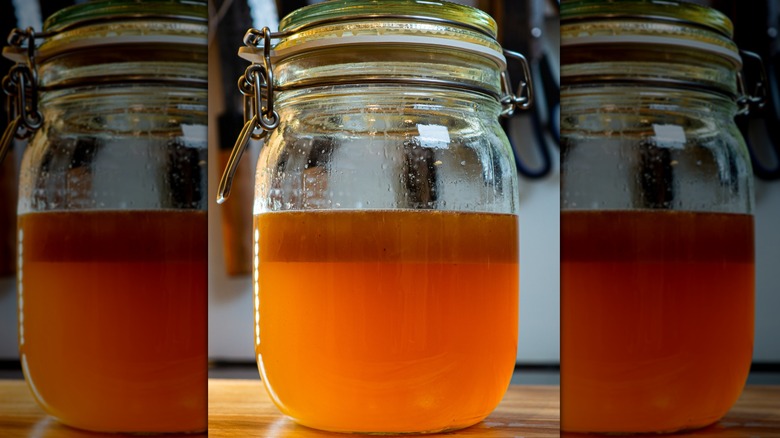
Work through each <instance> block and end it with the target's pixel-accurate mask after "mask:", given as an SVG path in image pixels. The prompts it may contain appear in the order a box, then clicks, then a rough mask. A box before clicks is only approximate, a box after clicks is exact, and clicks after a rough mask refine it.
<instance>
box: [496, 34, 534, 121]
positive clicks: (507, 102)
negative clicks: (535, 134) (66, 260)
mask: <svg viewBox="0 0 780 438" xmlns="http://www.w3.org/2000/svg"><path fill="white" fill-rule="evenodd" d="M504 56H506V57H507V62H508V61H509V59H510V58H511V59H515V60H517V61H519V62H520V66H521V67H522V69H523V79H521V80H520V84H519V85H518V86H517V94H515V93H514V92H513V91H512V83H511V80H510V79H509V70H504V71H503V72H501V90H502V91H503V93H504V95H503V96H502V97H501V104H502V105H503V107H504V109H503V111H502V112H501V115H502V116H504V117H511V116H512V115H513V114H514V113H515V109H519V110H522V111H525V110H527V109H529V108H531V105H533V103H534V87H533V83H532V80H531V67H530V66H529V65H528V60H527V59H525V56H523V55H522V54H520V53H517V52H513V51H511V50H506V49H504Z"/></svg>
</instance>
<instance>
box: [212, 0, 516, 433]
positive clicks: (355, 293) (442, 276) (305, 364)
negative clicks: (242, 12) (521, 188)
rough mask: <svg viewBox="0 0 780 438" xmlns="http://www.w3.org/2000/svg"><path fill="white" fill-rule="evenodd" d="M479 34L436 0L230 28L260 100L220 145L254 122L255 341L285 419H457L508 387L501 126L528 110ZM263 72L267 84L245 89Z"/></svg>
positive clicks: (510, 287) (477, 22) (406, 425)
mask: <svg viewBox="0 0 780 438" xmlns="http://www.w3.org/2000/svg"><path fill="white" fill-rule="evenodd" d="M495 27H496V26H495V22H494V21H493V19H492V18H491V17H490V16H488V15H487V14H485V13H484V12H482V11H479V10H477V9H473V8H470V7H465V6H460V5H455V4H450V3H444V2H441V3H440V2H422V1H409V0H402V1H399V0H396V1H387V2H375V1H370V0H356V1H350V2H325V3H321V4H318V5H314V6H309V7H306V8H303V9H299V10H298V11H296V12H293V13H292V14H291V15H289V16H287V17H286V18H284V19H283V20H282V22H281V25H280V32H279V33H277V34H270V32H269V31H268V29H267V28H266V29H265V30H264V31H262V32H259V31H255V30H250V32H249V33H248V34H247V38H245V41H246V42H247V47H244V48H242V51H241V53H242V54H243V56H245V57H246V58H248V59H250V60H253V61H255V62H257V63H256V64H253V65H252V66H250V67H249V69H248V70H247V73H246V75H245V76H244V77H242V78H241V80H240V84H242V85H241V88H242V91H244V92H245V93H247V94H248V95H249V96H255V95H256V94H255V91H257V90H258V89H260V90H261V92H260V93H259V98H257V99H259V100H260V101H261V102H259V103H254V104H252V105H251V106H253V107H255V108H260V109H261V111H258V113H260V114H257V115H255V114H253V113H250V114H249V118H250V121H249V122H248V123H247V125H246V126H245V130H244V132H242V134H241V137H240V139H239V142H238V143H237V145H236V150H235V151H234V154H235V155H236V156H237V155H238V153H240V150H241V148H242V147H243V145H245V141H246V137H247V136H248V135H249V134H250V131H251V130H254V131H255V132H256V133H258V134H260V135H261V136H262V135H265V134H263V133H262V132H270V134H269V135H268V137H267V138H266V141H265V144H264V145H263V147H262V149H261V151H260V156H259V160H258V164H257V171H256V179H255V181H256V185H255V199H254V242H253V243H254V291H255V299H254V305H255V341H256V343H255V351H256V354H257V361H258V365H259V369H260V374H261V376H262V381H263V383H264V384H265V387H266V389H267V391H268V393H269V394H270V396H271V399H272V400H273V401H274V403H275V404H276V406H277V407H278V408H279V409H280V410H281V411H282V412H283V413H284V414H286V415H288V416H290V417H292V418H293V419H294V420H295V421H296V422H298V423H300V424H303V425H306V426H310V427H313V428H317V429H325V430H331V431H339V432H373V433H411V432H437V431H443V430H452V429H458V428H463V427H467V426H470V425H472V424H475V423H477V422H479V421H480V420H482V419H483V418H485V417H486V416H487V415H488V414H489V413H490V412H491V411H492V410H493V409H494V408H495V407H496V405H498V403H499V401H500V400H501V398H502V397H503V395H504V392H505V391H506V389H507V386H508V384H509V380H510V378H511V376H512V372H513V369H514V364H515V356H516V348H517V324H518V314H517V310H518V235H517V229H518V224H517V217H518V213H519V206H518V180H517V175H516V171H515V167H514V161H513V158H512V151H511V148H510V146H509V143H508V140H507V138H506V135H505V134H504V132H503V131H502V129H501V127H500V125H499V123H498V119H499V116H500V115H501V114H502V112H509V111H511V110H512V109H513V108H512V107H513V105H514V103H518V104H519V105H520V106H521V107H525V106H527V105H528V104H529V103H530V102H529V98H528V96H524V97H517V96H512V95H509V94H507V89H506V88H504V87H505V86H506V83H507V82H506V81H502V71H503V70H504V69H505V68H506V60H505V57H504V55H503V54H502V51H501V48H500V46H499V45H498V43H497V42H496V41H495V35H496V28H495ZM271 38H278V39H279V41H278V42H277V43H276V44H274V45H273V46H272V45H271V42H270V40H271ZM271 49H273V50H271ZM266 56H268V58H267V59H266ZM526 67H527V65H526ZM266 80H268V81H269V83H270V85H272V86H273V88H274V91H273V92H271V91H270V90H269V88H271V87H268V86H264V87H255V88H252V87H251V86H250V85H251V84H260V83H265V81H266ZM502 84H503V86H502ZM521 94H524V93H521ZM269 100H271V101H270V102H269ZM502 102H504V103H505V104H506V105H502ZM261 117H262V121H260V118H261ZM277 122H278V126H276V124H277ZM255 128H258V129H255ZM234 165H235V164H234ZM230 172H231V168H228V171H227V172H226V178H227V179H225V180H223V182H226V181H228V179H229V176H230ZM222 188H223V190H225V189H227V188H228V187H225V186H224V185H223V187H222Z"/></svg>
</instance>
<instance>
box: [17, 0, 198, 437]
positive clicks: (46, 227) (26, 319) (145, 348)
mask: <svg viewBox="0 0 780 438" xmlns="http://www.w3.org/2000/svg"><path fill="white" fill-rule="evenodd" d="M206 9H207V8H206V2H205V1H203V2H200V1H191V0H152V1H143V2H133V3H130V2H116V1H113V0H99V1H95V2H88V3H84V4H80V5H77V6H73V7H70V8H66V9H64V10H61V11H59V12H57V13H55V14H54V15H52V16H51V17H49V19H48V20H46V22H45V24H44V29H43V33H42V34H39V36H35V35H33V34H31V33H29V32H21V31H17V32H16V33H15V35H16V37H14V38H13V39H12V40H13V41H14V42H15V43H16V45H17V50H16V51H17V52H19V53H22V54H24V53H26V54H27V56H26V57H24V56H23V57H22V58H19V57H17V59H18V60H19V61H20V62H21V64H20V65H22V66H27V68H28V72H31V73H30V76H28V78H29V77H35V76H37V81H34V82H33V83H32V84H31V85H32V86H33V87H37V88H38V89H39V90H40V98H39V103H38V104H39V108H40V117H42V122H41V123H40V125H41V126H40V128H39V129H35V127H33V128H30V131H31V132H34V133H32V137H31V139H30V143H29V145H28V147H27V149H26V151H25V153H24V156H23V160H22V165H21V170H20V188H19V204H18V214H19V219H18V234H17V241H18V294H19V300H18V315H19V352H20V357H21V362H22V368H23V371H24V374H25V378H26V380H27V382H28V384H29V386H30V389H31V390H32V393H33V395H34V397H35V399H36V401H37V402H38V403H39V404H40V405H41V407H43V408H44V409H45V410H46V411H47V412H48V413H49V414H50V415H52V416H54V417H56V418H57V419H58V420H59V421H61V422H62V423H64V424H67V425H69V426H74V427H78V428H82V429H88V430H92V431H103V432H138V433H141V432H143V433H156V432H194V431H203V430H205V429H206V378H207V377H206V368H207V359H206V342H207V340H206V319H207V318H206V305H207V304H206V303H207V298H206V272H207V270H206V260H207V243H206V236H207V226H206V211H205V210H206V205H207V202H206V189H207V181H206V135H205V132H206V112H207V100H206V99H207V98H206V75H207V69H206V62H207V61H206V59H207V52H206V33H207V12H206ZM36 39H38V41H37V42H35V40H36ZM25 42H26V44H27V47H30V44H32V47H33V48H32V49H31V50H29V51H28V50H27V49H26V48H25V47H24V44H25ZM36 46H37V47H36ZM19 48H21V50H19ZM9 78H11V79H9V80H15V79H13V78H14V77H13V76H12V75H9ZM16 79H18V80H20V81H21V80H23V79H19V78H18V77H16ZM18 83H19V82H17V84H18ZM16 89H17V90H19V89H24V90H27V91H30V88H29V87H27V86H26V85H25V87H22V86H19V85H17V88H16ZM32 93H33V94H32V95H31V96H30V95H28V96H23V97H22V100H23V101H24V100H25V99H26V100H27V102H30V101H31V99H36V98H37V97H38V96H37V94H35V89H33V90H32ZM32 108H34V107H32ZM28 110H29V108H28ZM28 112H30V111H28ZM37 120H38V121H41V120H40V118H37ZM17 134H18V133H17Z"/></svg>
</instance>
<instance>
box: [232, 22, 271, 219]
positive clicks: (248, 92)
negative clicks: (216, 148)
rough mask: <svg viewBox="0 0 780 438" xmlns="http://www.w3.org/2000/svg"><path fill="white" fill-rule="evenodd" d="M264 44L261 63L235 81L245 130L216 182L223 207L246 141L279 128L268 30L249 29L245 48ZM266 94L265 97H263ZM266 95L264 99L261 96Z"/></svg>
mask: <svg viewBox="0 0 780 438" xmlns="http://www.w3.org/2000/svg"><path fill="white" fill-rule="evenodd" d="M261 41H262V43H263V63H262V64H251V65H250V66H249V67H247V68H246V71H245V72H244V74H243V75H242V76H241V77H240V78H238V89H239V91H240V92H241V94H243V95H244V127H243V128H241V132H240V133H239V134H238V139H237V140H236V143H235V145H234V146H233V150H232V151H231V152H230V158H228V163H227V167H226V168H225V172H224V173H223V174H222V178H221V179H220V180H219V187H218V189H217V203H218V204H222V203H223V202H225V201H226V200H227V198H228V197H229V196H230V188H231V186H232V185H233V177H235V174H236V169H238V163H239V162H240V161H241V157H242V156H243V155H244V151H245V150H246V147H247V145H249V140H250V139H254V140H262V139H264V138H265V137H267V136H268V133H269V132H271V131H273V130H274V129H276V127H277V126H279V113H277V112H276V110H274V70H273V65H272V64H271V29H269V28H268V27H264V28H263V30H260V31H258V30H257V29H249V30H248V31H247V33H246V35H244V44H245V45H247V46H250V47H259V45H260V42H261ZM263 90H265V93H263ZM263 94H265V95H263Z"/></svg>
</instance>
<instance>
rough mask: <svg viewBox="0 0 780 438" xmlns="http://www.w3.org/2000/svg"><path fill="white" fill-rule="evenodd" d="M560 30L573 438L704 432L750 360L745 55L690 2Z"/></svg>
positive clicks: (564, 15) (565, 377) (597, 16)
mask: <svg viewBox="0 0 780 438" xmlns="http://www.w3.org/2000/svg"><path fill="white" fill-rule="evenodd" d="M561 23H562V27H561V36H562V39H561V49H562V61H561V76H562V83H563V87H562V90H561V106H562V108H564V110H563V112H562V117H561V128H562V145H561V152H562V158H561V164H562V178H561V206H562V221H561V230H562V246H561V253H562V267H561V270H562V271H561V272H562V291H561V304H562V308H561V316H562V322H561V327H562V333H561V338H562V348H561V390H562V398H561V401H562V428H563V429H564V430H566V431H578V432H602V433H605V432H606V433H633V432H671V431H675V430H681V429H691V428H698V427H703V426H706V425H708V424H711V423H713V422H715V421H717V420H718V419H719V418H721V417H722V416H723V415H724V414H725V413H726V411H728V409H729V408H730V407H731V405H732V404H733V403H734V402H735V401H736V400H737V397H738V396H739V394H740V392H741V390H742V387H743V385H744V383H745V379H746V377H747V373H748V369H749V367H750V361H751V354H752V339H753V288H754V280H753V217H752V212H753V181H752V172H751V167H750V159H749V155H748V152H747V149H746V147H745V145H744V140H743V139H742V137H741V135H740V132H739V131H738V129H737V127H736V125H735V123H734V117H735V115H736V114H737V113H738V111H740V110H744V109H745V105H747V103H748V101H749V100H750V99H749V98H747V97H745V96H744V95H743V94H744V88H745V87H744V86H741V84H742V78H741V75H740V70H741V68H742V63H743V56H740V52H739V51H738V50H737V47H736V46H735V44H734V42H733V41H732V40H731V34H732V26H731V23H730V22H729V20H728V19H727V18H726V17H725V16H724V15H723V14H721V13H719V12H717V11H715V10H713V9H709V8H705V7H701V6H698V5H695V4H690V3H684V2H677V1H667V0H665V1H652V0H625V1H620V2H599V1H592V0H581V1H564V3H563V5H562V9H561Z"/></svg>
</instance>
